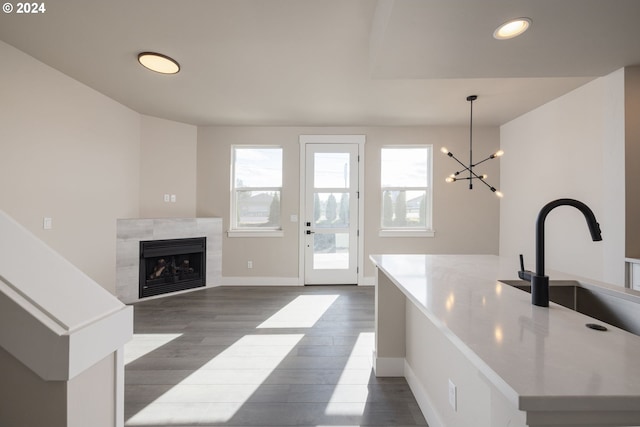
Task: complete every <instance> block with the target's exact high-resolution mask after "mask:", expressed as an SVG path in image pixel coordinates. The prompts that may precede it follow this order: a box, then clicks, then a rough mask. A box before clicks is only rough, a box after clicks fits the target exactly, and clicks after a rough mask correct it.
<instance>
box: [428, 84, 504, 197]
mask: <svg viewBox="0 0 640 427" xmlns="http://www.w3.org/2000/svg"><path fill="white" fill-rule="evenodd" d="M476 99H478V96H477V95H469V96H467V101H469V103H470V106H471V108H470V115H469V165H468V166H467V165H465V164H464V163H462V162H461V161H460V160H458V158H457V157H456V156H454V155H453V153H452V152H451V151H449V150H447V148H446V147H442V148H441V149H440V151H442V152H443V153H444V154H446V155H447V156H449V157H451V158H452V159H453V160H455V161H456V162H458V163H460V165H461V166H462V168H463V169H461V170H459V171H457V172H455V173H452V174H451V175H449V176H448V177H447V178H446V179H445V181H447V182H456V181H461V180H468V181H469V190H473V181H474V180H475V179H477V180H479V181H480V182H481V183H483V184H484V185H486V186H487V188H489V190H491V191H492V192H494V193H496V196H498V197H502V193H501V192H500V191H498V190H496V188H495V187H493V186H492V185H489V184H488V183H487V181H486V179H487V175H486V174H482V175H478V174H477V173H476V172H475V171H474V170H473V168H475V167H476V166H478V165H479V164H481V163H484V162H486V161H487V160H491V159H495V158H496V157H500V156H502V155H503V154H504V151H502V150H499V151H497V152H495V153H493V154H492V155H490V156H489V157H487V158H486V159H484V160H481V161H479V162H478V163H475V164H474V163H473V101H475V100H476ZM464 172H469V173H468V175H467V174H463V173H464ZM460 174H463V176H460ZM465 175H466V176H465Z"/></svg>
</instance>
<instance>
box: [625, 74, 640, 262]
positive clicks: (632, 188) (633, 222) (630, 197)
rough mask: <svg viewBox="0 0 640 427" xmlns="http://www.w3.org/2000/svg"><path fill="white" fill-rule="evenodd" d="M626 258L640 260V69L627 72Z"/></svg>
mask: <svg viewBox="0 0 640 427" xmlns="http://www.w3.org/2000/svg"><path fill="white" fill-rule="evenodd" d="M624 93H625V99H624V102H625V106H624V115H625V147H624V148H625V161H626V170H625V175H626V180H625V192H626V201H627V204H626V215H627V216H626V238H627V240H626V256H627V257H629V258H640V167H638V165H640V120H638V118H639V117H640V65H636V66H634V67H627V68H625V70H624Z"/></svg>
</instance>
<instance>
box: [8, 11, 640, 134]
mask: <svg viewBox="0 0 640 427" xmlns="http://www.w3.org/2000/svg"><path fill="white" fill-rule="evenodd" d="M45 5H46V12H45V13H43V14H37V15H35V14H34V15H18V14H16V13H12V14H6V13H1V14H0V40H2V41H4V42H6V43H8V44H10V45H13V46H15V47H16V48H18V49H20V50H22V51H23V52H25V53H27V54H29V55H31V56H33V57H35V58H37V59H38V60H40V61H42V62H44V63H46V64H48V65H50V66H51V67H53V68H56V69H58V70H60V71H61V72H63V73H65V74H67V75H69V76H71V77H72V78H74V79H76V80H78V81H80V82H82V83H84V84H86V85H88V86H90V87H91V88H93V89H95V90H97V91H99V92H101V93H103V94H105V95H107V96H109V97H111V98H113V99H115V100H117V101H118V102H120V103H122V104H124V105H126V106H128V107H130V108H132V109H133V110H135V111H138V112H140V113H142V114H146V115H151V116H156V117H162V118H167V119H171V120H176V121H180V122H185V123H191V124H195V125H292V126H294V125H295V126H358V125H381V126H397V125H452V124H463V123H467V121H468V111H469V109H468V103H467V101H466V100H465V99H466V96H467V95H470V94H477V95H478V100H477V101H476V103H475V105H474V123H475V124H480V125H500V124H503V123H506V122H508V121H510V120H512V119H514V118H516V117H518V116H519V115H521V114H523V113H525V112H527V111H529V110H531V109H533V108H535V107H537V106H539V105H542V104H544V103H546V102H548V101H550V100H552V99H554V98H556V97H558V96H560V95H562V94H564V93H567V92H568V91H571V90H573V89H574V88H576V87H578V86H580V85H583V84H584V83H586V82H588V81H590V80H592V79H593V78H595V77H598V76H602V75H606V74H608V73H610V72H612V71H614V70H616V69H619V68H621V67H624V66H628V65H635V64H640V44H638V40H640V25H638V23H637V22H636V21H637V19H638V18H640V1H638V0H616V1H615V2H611V1H602V0H562V1H558V0H380V1H376V0H182V1H176V0H134V1H132V0H108V1H87V0H55V1H50V2H46V3H45ZM519 16H527V17H529V18H531V19H532V21H533V23H532V26H531V27H530V29H529V31H528V32H526V33H525V34H524V35H523V36H521V37H519V38H516V39H512V40H506V41H498V40H495V39H493V37H492V34H493V31H494V29H495V28H496V27H497V26H498V25H499V24H501V23H503V22H505V21H506V20H508V19H510V18H514V17H519ZM142 51H156V52H160V53H163V54H166V55H169V56H171V57H173V58H175V59H176V60H177V61H178V62H179V63H180V65H181V67H182V69H181V71H180V73H178V74H177V75H173V76H166V75H160V74H157V73H153V72H150V71H148V70H146V69H144V68H142V67H141V66H140V65H139V64H138V63H137V60H136V58H137V54H138V53H139V52H142Z"/></svg>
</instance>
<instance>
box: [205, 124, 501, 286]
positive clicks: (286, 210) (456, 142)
mask: <svg viewBox="0 0 640 427" xmlns="http://www.w3.org/2000/svg"><path fill="white" fill-rule="evenodd" d="M303 134H329V135H331V134H337V135H348V134H362V135H366V144H365V183H364V185H363V186H361V194H362V195H363V196H364V198H365V213H364V224H363V226H362V227H361V232H364V246H365V247H364V260H365V262H364V266H362V267H363V268H364V272H365V273H364V276H368V277H373V275H374V270H375V269H374V267H373V264H372V263H371V262H369V255H370V254H375V253H457V254H460V253H482V254H497V253H498V230H499V217H500V212H499V206H500V201H499V199H498V198H497V197H496V196H495V194H493V193H491V191H489V190H488V189H487V188H484V186H483V185H482V184H480V183H478V184H476V186H475V189H474V190H472V191H470V190H468V187H467V185H466V183H462V182H458V183H454V184H446V183H445V181H444V179H445V178H446V177H447V176H448V175H449V174H451V173H452V172H455V171H456V170H458V169H459V167H458V165H457V163H455V162H454V161H453V160H452V159H450V158H449V157H447V156H446V155H444V154H442V153H440V147H441V146H447V147H448V148H449V149H450V150H451V151H453V152H455V153H457V154H460V157H461V159H463V160H465V159H466V158H467V156H468V154H467V153H468V149H469V145H468V144H469V129H468V127H466V126H461V127H321V128H317V127H313V128H307V127H200V128H198V156H197V157H198V208H197V213H198V215H199V216H218V217H222V218H223V230H224V231H226V230H228V229H229V215H230V207H229V206H230V205H229V203H230V200H229V199H230V191H229V188H230V187H229V180H230V159H231V154H230V150H231V146H232V145H234V144H256V145H261V144H262V145H281V146H283V147H284V166H283V168H284V177H283V190H282V191H283V193H282V218H283V220H284V221H283V231H284V236H283V237H268V238H266V237H265V238H246V237H242V238H236V237H232V238H230V237H227V236H226V233H225V236H224V237H223V260H222V262H223V264H222V276H223V279H222V281H223V283H225V278H230V277H236V278H237V277H240V278H242V277H255V278H257V279H259V278H265V277H266V278H283V279H285V280H286V281H287V283H291V282H292V281H293V282H295V279H297V278H298V274H299V273H298V226H299V224H298V223H292V222H289V221H288V219H289V217H290V215H291V214H299V212H298V209H299V206H300V203H299V196H300V190H299V186H300V167H299V159H300V156H299V150H300V146H299V142H298V139H299V136H300V135H303ZM393 144H399V145H407V144H433V148H434V150H433V151H434V165H433V167H434V173H433V180H434V189H433V192H434V193H433V194H434V196H433V197H434V202H433V205H434V211H433V226H434V229H435V231H436V235H435V237H433V238H426V237H421V238H415V237H393V238H391V237H379V235H378V231H379V229H380V206H381V201H380V197H381V194H380V148H381V147H382V146H385V145H393ZM498 147H499V133H498V129H497V128H478V129H474V152H475V153H476V154H475V155H476V156H477V159H480V156H481V155H487V156H488V155H489V154H491V153H493V152H495V151H497V150H498ZM480 169H481V170H482V171H483V172H486V173H488V175H489V176H490V179H489V182H491V183H495V184H494V185H496V186H497V183H498V182H499V181H500V170H499V161H493V162H487V163H486V164H483V166H482V168H480ZM247 260H252V261H253V269H251V270H249V269H247Z"/></svg>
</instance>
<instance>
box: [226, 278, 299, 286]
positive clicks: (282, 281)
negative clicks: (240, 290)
mask: <svg viewBox="0 0 640 427" xmlns="http://www.w3.org/2000/svg"><path fill="white" fill-rule="evenodd" d="M220 285H222V286H303V285H304V284H303V283H302V282H301V281H300V279H299V278H297V277H239V276H236V277H228V276H227V277H224V276H223V277H222V278H221V279H220Z"/></svg>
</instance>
